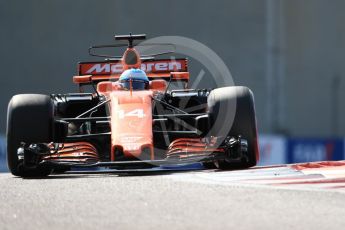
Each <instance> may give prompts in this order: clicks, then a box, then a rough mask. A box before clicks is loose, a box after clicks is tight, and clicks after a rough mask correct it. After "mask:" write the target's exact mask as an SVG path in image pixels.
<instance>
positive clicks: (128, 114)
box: [109, 90, 154, 161]
mask: <svg viewBox="0 0 345 230" xmlns="http://www.w3.org/2000/svg"><path fill="white" fill-rule="evenodd" d="M109 97H110V99H111V103H110V105H109V106H110V111H111V144H112V149H111V160H112V161H114V160H116V159H115V154H114V149H115V148H121V149H122V151H123V153H124V155H125V156H126V157H132V156H133V157H137V158H139V157H140V155H141V152H142V151H143V149H144V148H145V147H146V148H149V149H150V152H151V160H153V159H154V154H153V134H152V91H146V90H145V91H133V92H132V94H130V92H129V91H113V92H111V93H110V94H109Z"/></svg>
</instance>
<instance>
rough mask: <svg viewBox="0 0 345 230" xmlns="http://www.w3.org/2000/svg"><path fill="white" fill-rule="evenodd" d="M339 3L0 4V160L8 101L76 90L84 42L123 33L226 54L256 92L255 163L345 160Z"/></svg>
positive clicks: (344, 60) (344, 5) (54, 0)
mask: <svg viewBox="0 0 345 230" xmlns="http://www.w3.org/2000/svg"><path fill="white" fill-rule="evenodd" d="M344 9H345V1H343V0H333V1H326V0H313V1H301V0H218V1H208V0H195V1H183V0H174V1H158V0H156V1H154V0H146V1H131V0H126V1H125V0H123V1H120V0H99V1H92V0H74V1H68V0H51V1H39V0H27V1H19V0H0V28H1V32H0V51H1V52H0V68H1V70H0V74H1V76H0V83H1V84H0V87H1V97H0V111H1V113H0V133H1V134H2V138H1V139H2V140H1V141H0V144H1V143H2V144H1V148H0V161H1V160H2V161H4V159H5V156H4V155H5V148H4V143H5V141H4V135H5V129H6V110H7V104H8V101H9V100H10V98H11V97H12V96H13V95H14V94H19V93H46V94H50V93H63V92H74V91H76V89H77V87H76V86H75V85H73V83H72V76H73V75H75V74H76V64H77V62H78V61H84V60H91V59H90V57H89V56H88V53H87V48H88V47H89V46H90V45H95V44H108V43H112V42H113V35H114V34H128V33H129V32H132V33H146V34H147V36H148V38H153V37H156V36H163V35H177V36H184V37H188V38H191V39H195V40H197V41H199V42H201V43H203V44H205V45H206V46H208V47H209V48H210V49H212V50H213V51H215V52H216V53H217V54H218V55H219V57H220V58H221V59H223V61H224V62H225V63H226V65H227V66H228V68H229V69H230V71H231V73H232V76H233V78H234V81H235V84H236V85H246V86H248V87H249V88H251V89H252V91H253V92H254V95H255V100H256V111H257V120H258V126H259V127H258V129H259V133H260V148H261V154H262V159H261V162H260V164H275V163H286V162H287V163H291V162H304V161H318V160H340V159H344V156H345V154H344V137H345V119H344V118H345V106H344V102H343V100H342V99H343V98H345V52H344V51H345V24H344V22H345V14H344V13H343V10H344ZM190 69H193V66H190ZM33 119H35V118H33Z"/></svg>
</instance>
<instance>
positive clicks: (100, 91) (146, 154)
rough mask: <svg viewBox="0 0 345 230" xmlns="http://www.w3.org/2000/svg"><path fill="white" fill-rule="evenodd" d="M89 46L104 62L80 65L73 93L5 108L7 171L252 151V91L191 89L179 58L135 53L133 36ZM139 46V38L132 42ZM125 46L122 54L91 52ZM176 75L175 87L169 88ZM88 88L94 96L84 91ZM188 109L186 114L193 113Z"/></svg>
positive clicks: (30, 98)
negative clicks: (89, 87) (75, 88)
mask: <svg viewBox="0 0 345 230" xmlns="http://www.w3.org/2000/svg"><path fill="white" fill-rule="evenodd" d="M115 39H116V40H123V41H126V44H124V43H122V44H115V45H105V46H93V47H90V49H89V53H90V54H91V55H93V56H101V57H107V59H105V60H104V61H98V62H81V63H79V65H78V67H79V74H78V76H74V77H73V81H74V83H76V84H78V85H79V89H80V90H79V91H80V92H79V93H68V94H51V95H41V94H20V95H15V96H14V97H13V98H12V99H11V101H10V102H9V105H8V119H7V160H8V167H9V169H10V171H11V173H12V174H13V175H16V176H21V177H32V176H47V175H49V174H50V173H52V172H55V173H61V172H65V171H68V170H71V169H76V168H95V167H105V168H106V169H111V170H112V169H116V170H121V169H138V168H153V167H161V166H166V165H169V166H170V165H185V164H189V163H195V162H199V163H202V164H203V165H204V166H205V167H206V168H218V169H235V168H236V169H238V168H248V167H252V166H254V165H256V163H257V161H258V158H259V150H258V140H257V128H256V118H255V109H254V99H253V94H252V92H251V90H250V89H248V88H247V87H243V86H228V87H223V88H217V89H189V88H188V81H189V72H188V66H187V59H184V58H183V59H156V57H157V56H159V55H162V54H163V53H156V54H152V55H140V54H139V52H138V51H137V49H136V45H135V44H134V41H135V40H142V39H145V35H143V34H142V35H132V34H130V35H120V36H115ZM139 45H140V44H139ZM121 46H125V48H126V50H125V51H124V53H123V55H122V56H120V57H116V56H107V55H101V54H96V53H95V51H98V52H99V49H102V48H105V47H108V48H109V47H110V48H112V47H121ZM172 82H180V83H182V84H181V85H182V86H183V87H182V88H180V89H174V90H173V89H169V87H170V84H171V83H172ZM87 86H91V87H93V89H94V92H92V93H85V92H84V89H85V88H86V87H87ZM191 111H192V113H191Z"/></svg>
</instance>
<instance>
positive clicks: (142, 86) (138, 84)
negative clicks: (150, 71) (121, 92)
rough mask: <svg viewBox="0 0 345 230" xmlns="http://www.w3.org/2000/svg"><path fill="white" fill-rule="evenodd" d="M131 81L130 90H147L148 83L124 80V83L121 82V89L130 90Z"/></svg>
mask: <svg viewBox="0 0 345 230" xmlns="http://www.w3.org/2000/svg"><path fill="white" fill-rule="evenodd" d="M131 81H132V89H133V90H144V89H147V87H148V82H146V81H143V80H135V79H132V80H125V81H121V82H120V83H121V85H122V87H123V88H125V89H127V90H130V88H131Z"/></svg>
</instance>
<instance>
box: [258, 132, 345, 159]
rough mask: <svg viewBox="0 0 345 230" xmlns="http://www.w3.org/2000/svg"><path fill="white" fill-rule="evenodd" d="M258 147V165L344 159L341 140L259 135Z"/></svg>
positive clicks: (344, 149)
mask: <svg viewBox="0 0 345 230" xmlns="http://www.w3.org/2000/svg"><path fill="white" fill-rule="evenodd" d="M259 146H260V157H261V159H260V162H259V165H272V164H285V163H301V162H313V161H335V160H344V159H345V141H344V139H341V138H286V137H284V136H277V135H265V134H261V135H260V136H259Z"/></svg>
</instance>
